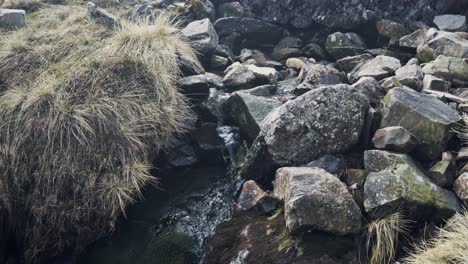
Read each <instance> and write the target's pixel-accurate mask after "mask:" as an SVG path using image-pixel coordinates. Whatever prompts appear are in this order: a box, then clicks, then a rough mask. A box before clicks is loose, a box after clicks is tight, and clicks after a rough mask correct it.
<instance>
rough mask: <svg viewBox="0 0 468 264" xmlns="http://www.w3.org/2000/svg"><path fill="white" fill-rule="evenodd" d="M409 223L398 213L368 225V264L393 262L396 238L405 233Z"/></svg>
mask: <svg viewBox="0 0 468 264" xmlns="http://www.w3.org/2000/svg"><path fill="white" fill-rule="evenodd" d="M409 223H410V221H409V220H406V219H405V218H404V217H403V214H402V213H399V212H398V213H394V214H392V215H389V216H386V217H384V218H382V219H378V220H375V221H373V222H371V223H369V224H368V226H367V243H366V247H367V251H368V256H369V263H370V264H391V263H393V262H394V260H395V256H396V250H397V246H398V237H399V236H400V235H402V234H403V235H404V234H406V233H407V231H408V229H407V228H408V225H409Z"/></svg>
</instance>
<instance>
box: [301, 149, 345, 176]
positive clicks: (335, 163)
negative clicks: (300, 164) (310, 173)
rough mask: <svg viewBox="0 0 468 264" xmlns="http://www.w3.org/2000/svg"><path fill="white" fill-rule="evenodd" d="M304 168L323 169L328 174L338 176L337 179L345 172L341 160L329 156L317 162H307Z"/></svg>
mask: <svg viewBox="0 0 468 264" xmlns="http://www.w3.org/2000/svg"><path fill="white" fill-rule="evenodd" d="M304 167H311V168H320V169H324V170H326V171H327V172H328V173H331V174H333V175H336V176H338V178H341V176H342V175H343V173H344V170H345V164H344V162H343V160H342V159H339V158H337V157H334V156H331V155H325V156H323V157H321V158H320V159H318V160H314V161H312V162H309V163H307V164H306V165H304Z"/></svg>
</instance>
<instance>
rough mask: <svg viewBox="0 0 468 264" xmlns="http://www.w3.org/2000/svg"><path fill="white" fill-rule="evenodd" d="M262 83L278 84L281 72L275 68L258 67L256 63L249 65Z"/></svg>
mask: <svg viewBox="0 0 468 264" xmlns="http://www.w3.org/2000/svg"><path fill="white" fill-rule="evenodd" d="M247 68H248V69H249V70H251V71H252V72H253V73H254V74H255V76H256V77H257V79H258V81H259V82H260V83H261V84H276V82H278V79H279V73H278V71H277V70H275V69H274V68H270V67H258V66H256V65H247Z"/></svg>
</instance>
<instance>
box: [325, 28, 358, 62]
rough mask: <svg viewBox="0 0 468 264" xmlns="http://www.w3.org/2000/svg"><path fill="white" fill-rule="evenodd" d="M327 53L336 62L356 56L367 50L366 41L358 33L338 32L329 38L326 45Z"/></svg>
mask: <svg viewBox="0 0 468 264" xmlns="http://www.w3.org/2000/svg"><path fill="white" fill-rule="evenodd" d="M325 49H326V50H327V52H328V53H329V54H330V55H331V56H332V57H333V58H335V59H336V60H339V59H342V58H344V57H347V56H355V55H359V54H361V53H363V51H364V50H365V49H367V46H366V44H365V43H364V40H362V38H361V37H360V36H359V35H358V34H356V33H341V32H336V33H333V34H331V35H330V36H328V38H327V42H326V44H325Z"/></svg>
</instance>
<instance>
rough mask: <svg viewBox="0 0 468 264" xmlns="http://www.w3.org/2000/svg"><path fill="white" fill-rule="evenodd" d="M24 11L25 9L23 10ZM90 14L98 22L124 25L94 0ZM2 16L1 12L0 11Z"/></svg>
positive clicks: (89, 6)
mask: <svg viewBox="0 0 468 264" xmlns="http://www.w3.org/2000/svg"><path fill="white" fill-rule="evenodd" d="M23 12H24V11H23ZM88 15H89V17H91V18H92V19H94V20H95V21H96V22H97V23H99V24H101V25H104V26H106V27H110V28H114V27H117V28H120V27H121V26H122V25H121V24H120V21H119V19H118V18H117V17H115V16H113V15H112V14H111V13H109V12H107V11H106V10H104V9H102V8H99V7H98V6H97V5H96V4H94V3H93V2H88ZM0 16H1V12H0Z"/></svg>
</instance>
